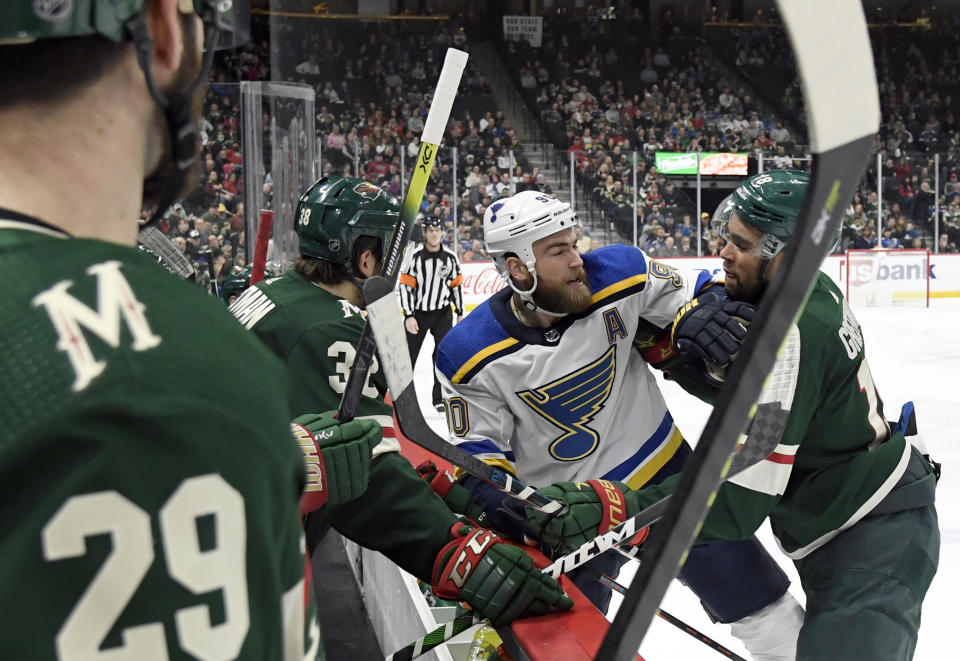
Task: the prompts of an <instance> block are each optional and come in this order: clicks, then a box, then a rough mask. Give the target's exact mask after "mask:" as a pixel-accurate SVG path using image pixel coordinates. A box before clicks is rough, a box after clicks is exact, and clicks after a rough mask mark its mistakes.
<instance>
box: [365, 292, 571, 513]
mask: <svg viewBox="0 0 960 661" xmlns="http://www.w3.org/2000/svg"><path fill="white" fill-rule="evenodd" d="M363 300H364V301H366V303H367V326H368V327H370V328H371V329H372V331H373V335H374V337H375V338H376V343H375V346H377V347H379V349H380V351H379V354H380V362H381V364H382V366H383V372H384V374H385V375H386V377H387V386H389V388H390V394H391V396H392V397H393V409H394V411H396V414H397V424H398V425H399V426H400V431H402V432H403V435H404V436H406V437H407V438H409V439H410V440H411V441H413V442H414V443H416V444H417V445H419V446H420V447H422V448H425V449H427V450H430V451H431V452H433V453H434V454H436V455H438V456H440V457H442V458H444V459H446V460H447V461H449V462H450V463H452V464H455V465H456V466H459V467H460V468H462V469H464V470H465V471H467V472H468V473H470V474H471V475H473V476H474V477H477V478H480V479H481V480H484V481H485V482H487V483H489V484H491V485H493V486H494V487H496V488H497V489H500V490H501V491H503V492H505V493H508V494H510V495H511V496H514V497H515V498H517V499H519V500H522V501H524V502H525V503H527V504H528V505H530V506H531V507H534V508H536V509H538V510H540V511H541V512H543V513H545V514H559V513H560V512H562V510H563V508H564V506H563V504H562V503H559V502H557V501H555V500H551V499H549V498H545V497H544V496H542V495H540V494H539V493H537V491H536V489H534V488H533V487H528V486H526V485H524V484H523V483H522V482H520V481H519V480H517V479H516V478H514V477H513V476H512V475H510V474H509V473H507V472H506V471H503V470H500V469H499V468H494V467H493V466H491V465H490V464H487V463H485V462H483V461H480V460H479V459H477V458H476V457H474V456H473V455H472V454H470V453H468V452H466V451H465V450H462V449H460V448H458V447H457V446H455V445H451V444H450V443H449V442H448V441H447V440H446V439H444V438H441V437H440V436H438V435H437V434H436V433H435V432H434V431H433V430H432V429H431V428H430V425H428V424H427V422H426V420H424V419H423V412H422V411H421V410H420V402H418V401H417V392H416V389H415V388H414V384H413V367H412V366H411V364H410V352H409V351H408V350H407V338H406V331H405V330H404V328H403V313H402V312H401V310H400V303H399V301H398V300H397V297H396V295H395V294H394V292H393V283H392V282H391V281H389V280H388V279H386V278H383V277H380V276H375V277H372V278H368V279H367V281H366V283H364V285H363Z"/></svg>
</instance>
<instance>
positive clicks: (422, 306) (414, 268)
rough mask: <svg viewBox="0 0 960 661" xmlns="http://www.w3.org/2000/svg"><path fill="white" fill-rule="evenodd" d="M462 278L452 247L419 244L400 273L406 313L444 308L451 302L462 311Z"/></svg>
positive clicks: (460, 312) (407, 314) (402, 304)
mask: <svg viewBox="0 0 960 661" xmlns="http://www.w3.org/2000/svg"><path fill="white" fill-rule="evenodd" d="M461 282H463V275H462V274H461V273H460V262H459V261H458V260H457V256H456V254H455V253H454V252H453V251H451V250H448V249H447V248H445V247H443V246H440V250H437V251H436V252H430V251H429V250H427V249H426V247H423V248H420V249H419V250H417V251H416V252H414V253H413V256H412V257H411V258H410V263H409V264H408V265H407V268H406V269H404V271H403V273H401V274H400V285H401V287H400V305H401V306H402V307H403V314H404V315H405V316H408V317H409V316H410V315H412V314H413V313H414V312H432V311H434V310H442V309H444V308H447V307H449V306H450V304H451V303H452V304H453V307H454V309H455V310H456V312H457V314H463V294H462V292H461V290H460V283H461Z"/></svg>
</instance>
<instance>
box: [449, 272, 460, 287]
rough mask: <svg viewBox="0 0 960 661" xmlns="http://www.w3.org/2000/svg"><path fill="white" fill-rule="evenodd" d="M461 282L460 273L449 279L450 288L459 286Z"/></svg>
mask: <svg viewBox="0 0 960 661" xmlns="http://www.w3.org/2000/svg"><path fill="white" fill-rule="evenodd" d="M462 282H463V275H462V274H461V275H458V276H457V277H456V278H454V279H453V280H451V281H450V289H453V288H454V287H459V286H460V284H461V283H462Z"/></svg>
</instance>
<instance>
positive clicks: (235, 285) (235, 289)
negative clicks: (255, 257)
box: [221, 265, 253, 304]
mask: <svg viewBox="0 0 960 661" xmlns="http://www.w3.org/2000/svg"><path fill="white" fill-rule="evenodd" d="M252 271H253V268H252V267H251V266H249V265H247V266H234V267H233V270H231V271H230V275H228V276H227V277H226V278H224V279H223V290H222V292H221V296H223V302H224V303H227V304H229V303H230V297H231V296H239V295H240V294H242V293H243V291H244V290H245V289H246V288H247V287H249V286H250V273H251V272H252Z"/></svg>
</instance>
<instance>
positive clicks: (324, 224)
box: [296, 176, 400, 267]
mask: <svg viewBox="0 0 960 661" xmlns="http://www.w3.org/2000/svg"><path fill="white" fill-rule="evenodd" d="M399 217H400V202H399V200H397V198H395V197H394V196H392V195H390V194H389V193H387V192H386V191H384V190H383V189H382V188H380V187H379V186H377V185H376V184H372V183H370V182H369V181H364V180H363V179H358V178H356V177H342V176H330V177H323V178H322V179H320V180H319V181H317V182H316V183H315V184H314V185H313V186H311V187H310V188H309V189H308V190H307V192H306V193H304V194H303V195H301V196H300V201H299V202H298V203H297V211H296V219H297V220H296V225H297V227H296V229H297V234H298V235H299V236H300V254H301V255H303V256H305V257H316V258H319V259H323V260H325V261H328V262H331V263H334V264H343V265H345V266H348V267H349V266H351V263H350V257H351V254H352V252H353V244H354V242H355V241H356V240H357V239H358V238H360V237H361V236H376V237H379V238H380V243H381V247H382V249H383V250H386V247H387V245H388V244H389V242H390V237H391V236H392V234H393V230H394V228H395V227H396V225H397V220H398V219H399Z"/></svg>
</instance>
